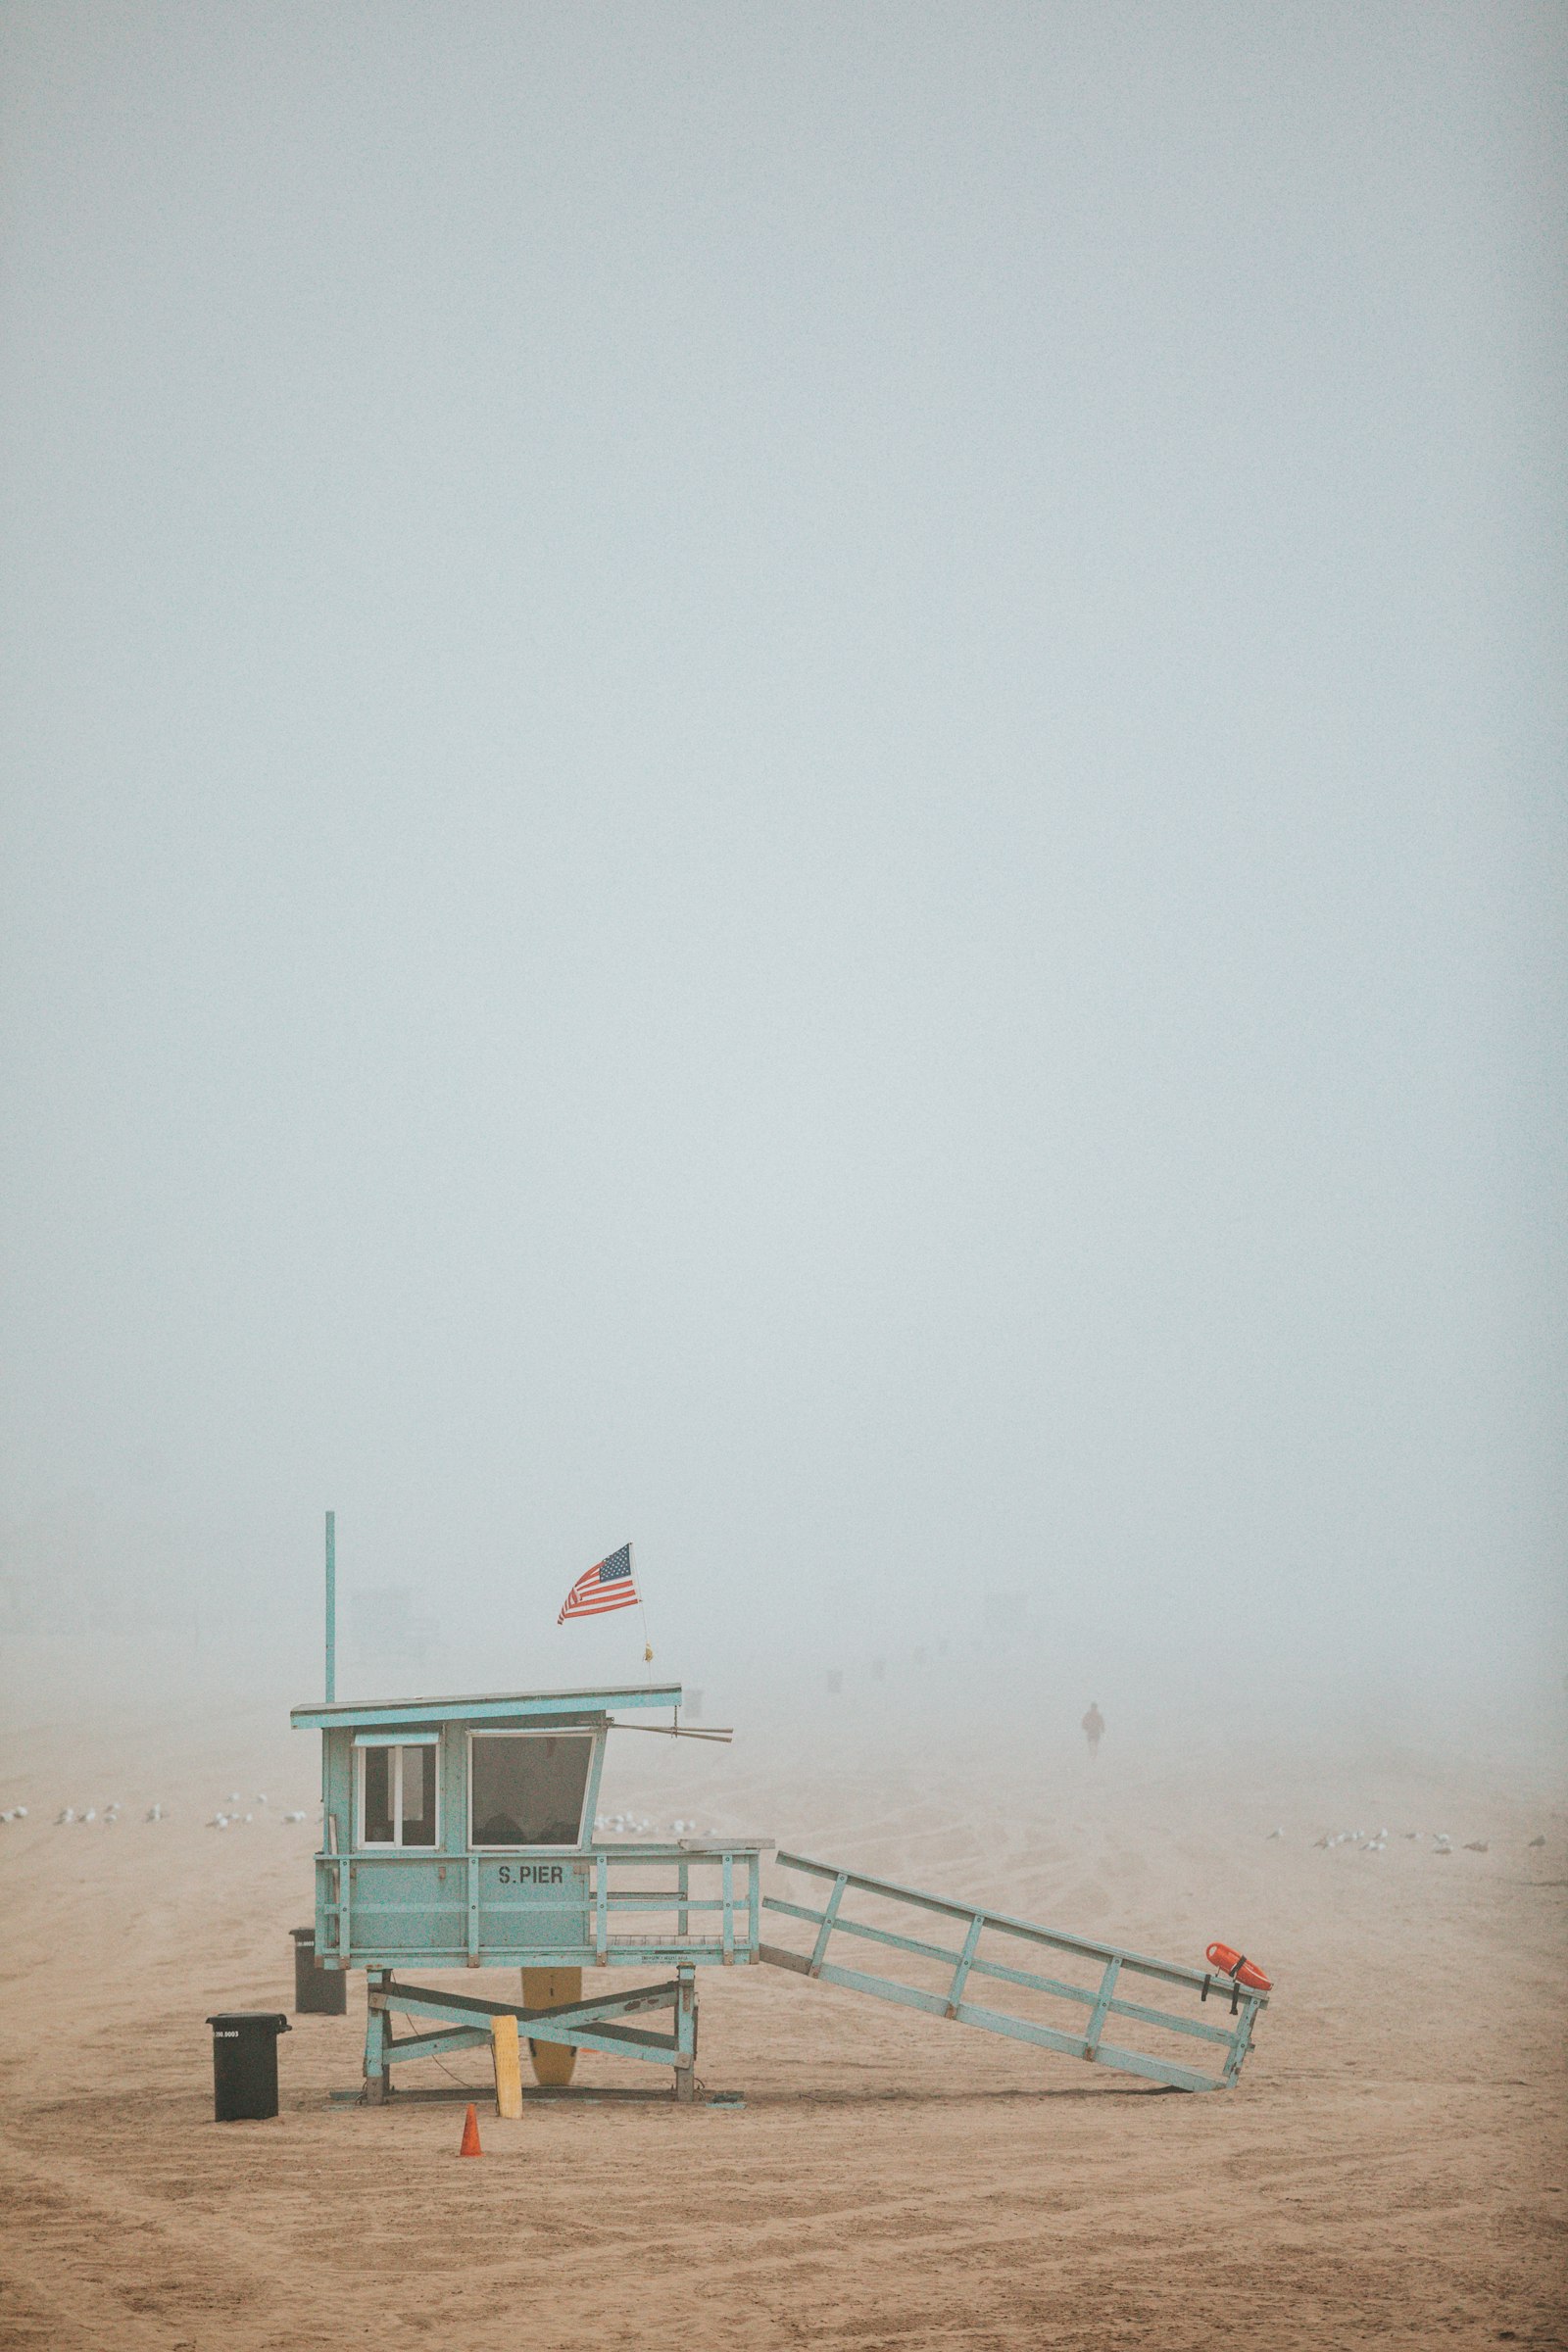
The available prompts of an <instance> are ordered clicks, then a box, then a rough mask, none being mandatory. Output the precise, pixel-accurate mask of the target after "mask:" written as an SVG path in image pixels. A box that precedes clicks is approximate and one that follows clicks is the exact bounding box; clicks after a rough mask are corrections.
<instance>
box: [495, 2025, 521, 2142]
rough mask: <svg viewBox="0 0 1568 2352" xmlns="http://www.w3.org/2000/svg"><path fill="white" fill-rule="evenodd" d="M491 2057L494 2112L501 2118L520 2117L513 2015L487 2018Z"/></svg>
mask: <svg viewBox="0 0 1568 2352" xmlns="http://www.w3.org/2000/svg"><path fill="white" fill-rule="evenodd" d="M490 2057H491V2062H492V2064H493V2065H494V2067H495V2070H496V2113H497V2115H499V2116H500V2117H501V2118H502V2120H503V2122H505V2123H509V2124H516V2123H520V2122H521V2121H522V2051H521V2046H520V2044H519V2043H518V2040H517V2021H516V2019H515V2017H493V2018H492V2019H491V2020H490Z"/></svg>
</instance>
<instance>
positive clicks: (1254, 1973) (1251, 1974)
mask: <svg viewBox="0 0 1568 2352" xmlns="http://www.w3.org/2000/svg"><path fill="white" fill-rule="evenodd" d="M1203 1957H1204V1959H1205V1960H1206V1961H1207V1962H1208V1964H1209V1966H1210V1968H1219V1969H1223V1970H1224V1972H1225V1974H1226V1976H1228V1977H1234V1978H1235V1979H1236V1982H1237V1984H1238V1985H1246V1986H1247V1989H1248V1991H1249V1992H1272V1991H1273V1989H1274V1985H1273V1980H1272V1979H1271V1978H1269V1977H1265V1976H1264V1974H1263V1971H1262V1970H1261V1969H1260V1968H1259V1967H1258V1966H1257V1964H1256V1962H1255V1961H1252V1960H1249V1959H1248V1958H1247V1957H1246V1955H1245V1953H1242V1952H1233V1951H1232V1950H1231V1947H1230V1945H1229V1944H1228V1943H1211V1944H1210V1945H1209V1947H1208V1950H1207V1951H1206V1952H1205V1953H1204V1954H1203Z"/></svg>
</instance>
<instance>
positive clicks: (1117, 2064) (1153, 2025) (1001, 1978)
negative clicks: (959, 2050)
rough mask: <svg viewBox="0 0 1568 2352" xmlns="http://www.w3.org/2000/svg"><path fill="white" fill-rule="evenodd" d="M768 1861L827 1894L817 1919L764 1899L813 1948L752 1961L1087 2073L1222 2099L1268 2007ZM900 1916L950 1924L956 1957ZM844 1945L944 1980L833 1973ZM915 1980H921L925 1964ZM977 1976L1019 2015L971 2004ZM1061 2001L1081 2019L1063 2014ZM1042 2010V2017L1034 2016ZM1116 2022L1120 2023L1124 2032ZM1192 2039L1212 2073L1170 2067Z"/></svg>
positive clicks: (1217, 1987) (1084, 1946)
mask: <svg viewBox="0 0 1568 2352" xmlns="http://www.w3.org/2000/svg"><path fill="white" fill-rule="evenodd" d="M778 1862H779V1866H780V1868H782V1869H784V1870H789V1871H796V1872H799V1873H800V1874H801V1875H803V1876H804V1877H806V1878H812V1879H820V1880H824V1881H826V1882H827V1884H828V1886H829V1887H831V1892H830V1893H829V1894H828V1895H827V1898H826V1900H825V1901H824V1903H823V1904H822V1906H821V1908H820V1909H817V1910H813V1909H812V1908H811V1907H810V1906H809V1904H805V1903H792V1902H786V1901H785V1900H784V1899H783V1898H782V1897H781V1896H779V1895H766V1896H764V1897H763V1901H762V1908H763V1910H764V1911H772V1912H776V1913H779V1914H781V1915H782V1916H783V1917H785V1918H789V1919H796V1920H804V1921H806V1922H807V1923H808V1925H809V1926H810V1927H812V1928H814V1930H815V1939H814V1941H813V1943H812V1946H811V1949H810V1950H809V1952H807V1951H795V1950H791V1949H789V1948H787V1947H786V1946H784V1945H782V1944H773V1943H760V1944H759V1946H758V1957H759V1959H760V1960H765V1961H767V1962H769V1963H770V1965H771V1966H773V1967H774V1968H785V1969H790V1970H792V1971H793V1972H794V1973H795V1974H796V1975H799V1976H803V1977H815V1978H818V1979H819V1980H820V1981H821V1982H822V1983H823V1984H824V1985H843V1986H844V1988H845V1990H846V1991H849V1992H863V1993H867V1994H869V1995H870V1997H871V1998H872V1999H873V2000H879V2001H894V2002H896V2003H898V2004H899V2006H901V2007H902V2008H906V2009H919V2010H923V2011H924V2012H925V2014H926V2015H927V2016H928V2017H940V2018H946V2019H951V2020H952V2021H954V2022H955V2023H956V2024H957V2025H960V2026H978V2027H979V2028H980V2030H981V2031H982V2032H983V2033H987V2034H1005V2035H1007V2036H1008V2037H1009V2038H1010V2039H1012V2040H1015V2041H1029V2042H1033V2043H1035V2044H1036V2045H1037V2046H1038V2047H1039V2048H1041V2049H1044V2050H1054V2051H1056V2052H1058V2053H1059V2054H1060V2055H1061V2056H1062V2057H1064V2058H1083V2059H1087V2060H1089V2061H1090V2063H1091V2064H1093V2065H1096V2066H1108V2067H1111V2068H1113V2069H1114V2070H1115V2071H1116V2072H1117V2073H1118V2074H1124V2075H1141V2076H1143V2077H1145V2078H1146V2079H1147V2080H1148V2081H1149V2082H1162V2083H1164V2084H1166V2085H1167V2086H1168V2087H1170V2088H1172V2089H1175V2090H1227V2089H1229V2087H1230V2085H1231V2084H1232V2083H1233V2082H1235V2081H1236V2078H1237V2076H1238V2075H1239V2074H1240V2073H1241V2070H1242V2062H1243V2060H1244V2059H1245V2058H1246V2056H1247V2053H1248V2049H1249V2047H1250V2043H1251V2038H1252V2022H1253V2020H1254V2018H1255V2017H1256V2015H1257V2012H1258V2011H1259V2010H1260V2009H1264V2008H1266V2007H1267V2006H1268V1998H1267V1995H1266V1994H1264V1993H1259V1992H1250V1991H1248V1990H1247V1989H1246V1988H1245V1987H1242V1986H1239V1985H1233V1984H1232V1983H1231V1981H1230V1979H1229V1978H1228V1977H1219V1976H1215V1975H1213V1974H1212V1973H1207V1974H1205V1972H1204V1971H1203V1970H1202V1969H1198V1968H1183V1967H1182V1966H1180V1964H1179V1963H1177V1962H1175V1961H1168V1960H1150V1959H1146V1958H1145V1957H1144V1956H1143V1954H1142V1953H1139V1952H1129V1951H1123V1950H1121V1949H1119V1948H1118V1947H1117V1946H1116V1945H1114V1944H1109V1943H1098V1942H1096V1941H1095V1940H1094V1939H1093V1938H1092V1937H1090V1936H1067V1935H1062V1934H1060V1933H1058V1931H1057V1930H1055V1929H1054V1928H1042V1927H1037V1926H1036V1925H1035V1924H1034V1923H1033V1921H1031V1920H1026V1919H1014V1918H1013V1917H1011V1916H1010V1915H1009V1914H1008V1913H1006V1912H1002V1911H989V1910H984V1909H978V1908H976V1907H975V1906H973V1905H971V1904H968V1903H956V1902H951V1901H950V1900H949V1899H948V1898H947V1897H946V1896H944V1895H936V1894H922V1893H920V1892H919V1891H918V1890H917V1889H916V1888H914V1887H898V1886H895V1885H893V1884H892V1882H891V1881H889V1880H887V1879H873V1878H868V1877H866V1876H865V1875H864V1874H863V1873H862V1872H859V1871H853V1870H837V1869H835V1868H834V1867H833V1865H832V1864H831V1863H829V1862H813V1861H811V1860H810V1859H809V1857H808V1856H807V1855H805V1854H784V1853H781V1854H780V1855H779V1856H778ZM852 1895H853V1896H855V1897H858V1898H859V1900H858V1902H857V1905H856V1908H857V1910H862V1909H866V1908H869V1909H871V1910H873V1911H875V1912H876V1913H878V1914H879V1915H880V1916H879V1918H878V1919H876V1920H871V1919H866V1918H863V1917H852V1916H850V1914H849V1912H848V1911H847V1910H846V1908H845V1906H846V1902H847V1900H848V1898H850V1897H851V1896H852ZM910 1911H913V1912H916V1913H925V1914H927V1915H928V1916H931V1917H934V1918H936V1919H938V1920H942V1921H945V1922H947V1921H951V1922H952V1923H954V1931H955V1933H956V1936H957V1937H959V1938H961V1940H959V1942H958V1946H957V1948H956V1949H954V1948H953V1946H952V1945H951V1944H949V1943H932V1942H928V1941H925V1940H924V1939H922V1938H920V1937H918V1936H910V1935H906V1934H900V1933H899V1932H898V1931H897V1929H896V1928H894V1927H893V1926H891V1925H889V1924H888V1919H889V1916H890V1915H891V1917H892V1918H895V1919H899V1920H901V1922H903V1923H904V1924H918V1922H908V1921H907V1919H906V1917H905V1915H906V1914H907V1912H910ZM835 1936H857V1937H858V1938H860V1939H861V1940H862V1941H864V1942H866V1943H871V1944H875V1945H877V1946H879V1947H881V1948H882V1949H886V1950H892V1951H895V1952H899V1953H902V1954H903V1955H905V1957H906V1959H907V1960H908V1959H914V1960H918V1961H920V1962H922V1963H927V1964H929V1963H930V1962H933V1961H935V1962H937V1963H939V1964H940V1966H941V1968H942V1970H943V1971H944V1972H946V1973H947V1981H946V1983H945V1985H942V1986H941V1988H940V1989H928V1988H927V1987H926V1986H924V1985H920V1984H917V1983H915V1982H912V1981H911V1980H910V1979H909V1978H908V1977H903V1978H893V1977H883V1976H873V1975H871V1974H870V1973H869V1972H867V1971H866V1970H863V1969H858V1968H846V1967H843V1966H841V1965H839V1964H838V1963H837V1962H835V1961H833V1960H830V1959H829V1957H828V1953H829V1949H830V1946H831V1945H832V1942H833V1938H834V1937H835ZM982 1938H984V1940H985V1949H984V1951H982V1949H981V1942H982ZM999 1944H1001V1945H1002V1946H1003V1948H1004V1949H1005V1950H1006V1951H1008V1953H1009V1954H1012V1955H1014V1956H1016V1957H1018V1958H1021V1957H1022V1956H1023V1954H1022V1953H1021V1952H1020V1951H1019V1949H1018V1947H1019V1946H1020V1945H1023V1946H1032V1947H1034V1948H1035V1949H1036V1950H1040V1949H1044V1950H1046V1951H1049V1952H1052V1953H1059V1954H1062V1955H1063V1956H1064V1959H1065V1962H1066V1964H1067V1965H1069V1966H1071V1967H1072V1968H1073V1969H1075V1970H1076V1971H1078V1972H1079V1973H1080V1974H1082V1975H1084V1976H1085V1977H1086V1979H1087V1981H1086V1982H1084V1983H1081V1984H1074V1983H1072V1982H1071V1981H1070V1980H1068V1979H1066V1978H1060V1977H1047V1976H1042V1975H1040V1974H1039V1973H1038V1972H1037V1971H1035V1970H1032V1969H1026V1968H1020V1967H1017V1966H1015V1965H1011V1964H1010V1961H1007V1960H1003V1959H1002V1958H1000V1957H999V1956H998V1946H999ZM925 1973H926V1974H927V1975H928V1976H929V1974H930V1970H929V1966H927V1968H926V1970H925ZM977 1978H979V1979H984V1980H986V1981H988V1982H992V1983H997V1984H1000V1985H1010V1986H1012V1987H1014V1988H1016V1990H1017V1991H1019V1992H1021V1993H1023V1994H1024V1995H1025V1996H1027V2013H1026V2012H1025V2011H1023V2010H1020V2009H1018V2008H1010V2009H996V2008H991V2007H987V2006H984V2005H982V2004H981V2003H980V2002H978V2001H975V2000H972V1999H970V1998H969V1997H968V1989H969V1986H970V1985H971V1983H972V1982H973V1981H974V1980H975V1979H977ZM1129 1979H1141V1980H1145V1981H1149V1982H1152V1984H1153V1985H1156V1986H1157V1987H1158V1988H1159V1990H1160V1992H1161V1993H1162V1994H1163V1995H1165V1996H1166V1997H1167V1998H1171V1997H1173V1996H1174V1997H1175V1998H1176V1999H1177V2001H1178V2002H1179V2004H1180V2005H1179V2006H1178V2007H1176V2008H1155V2007H1152V2006H1151V2005H1149V2004H1147V2003H1145V2002H1142V2001H1134V2000H1129V1999H1127V1998H1126V1997H1125V1991H1124V1987H1125V1985H1126V1984H1127V1981H1128V1980H1129ZM1063 2003H1066V2004H1068V2005H1069V2006H1070V2008H1071V2009H1072V2010H1073V2011H1075V2012H1077V2013H1079V2014H1075V2015H1071V2016H1069V2015H1067V2014H1065V2013H1064V2012H1063V2009H1062V2006H1061V2005H1062V2004H1063ZM1042 2009H1043V2010H1044V2011H1045V2012H1046V2015H1045V2017H1042V2016H1040V2015H1039V2014H1036V2013H1037V2012H1039V2011H1041V2010H1042ZM1084 2013H1087V2014H1084ZM1048 2019H1049V2020H1050V2022H1047V2020H1048ZM1113 2020H1114V2021H1116V2022H1115V2023H1114V2025H1113V2024H1112V2021H1113ZM1122 2021H1126V2026H1125V2027H1124V2026H1123V2023H1122ZM1107 2028H1108V2029H1109V2030H1110V2031H1111V2032H1112V2033H1113V2034H1115V2035H1116V2038H1115V2039H1114V2040H1107V2039H1106V2031H1107ZM1126 2028H1131V2032H1130V2033H1128V2032H1127V2030H1126ZM1171 2037H1180V2038H1179V2039H1172V2038H1171ZM1194 2042H1201V2043H1206V2044H1207V2045H1209V2046H1208V2049H1207V2051H1206V2052H1205V2053H1204V2054H1205V2055H1206V2056H1208V2057H1209V2058H1210V2059H1211V2061H1212V2063H1213V2064H1214V2066H1215V2067H1216V2068H1217V2070H1218V2071H1217V2072H1212V2073H1205V2072H1203V2071H1202V2070H1201V2068H1200V2067H1198V2066H1197V2065H1194V2064H1188V2065H1180V2064H1178V2063H1176V2056H1175V2053H1176V2050H1177V2049H1178V2048H1180V2049H1181V2051H1182V2055H1183V2056H1184V2057H1186V2056H1190V2057H1191V2058H1193V2059H1196V2058H1197V2057H1198V2056H1199V2055H1200V2053H1199V2051H1197V2050H1196V2049H1192V2048H1191V2046H1190V2045H1191V2044H1192V2043H1194Z"/></svg>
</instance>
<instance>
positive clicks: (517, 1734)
mask: <svg viewBox="0 0 1568 2352" xmlns="http://www.w3.org/2000/svg"><path fill="white" fill-rule="evenodd" d="M598 1737H599V1735H598V1733H597V1732H594V1731H589V1730H586V1729H584V1727H583V1726H582V1725H581V1724H576V1723H572V1724H567V1725H565V1726H564V1727H563V1728H562V1729H561V1730H559V1731H558V1730H556V1729H555V1728H554V1727H553V1726H550V1727H546V1726H539V1727H537V1728H530V1729H529V1730H527V1731H502V1730H500V1729H499V1728H498V1729H497V1730H495V1731H490V1730H485V1731H474V1732H470V1733H469V1734H468V1823H467V1828H468V1851H469V1852H470V1853H474V1854H569V1853H571V1852H572V1851H573V1849H574V1848H575V1847H577V1846H580V1845H581V1843H582V1831H583V1823H584V1821H585V1819H586V1818H587V1813H588V1800H589V1798H590V1797H591V1796H592V1795H593V1792H594V1741H595V1740H597V1738H598ZM480 1740H586V1741H587V1744H588V1770H587V1771H586V1773H585V1774H584V1775H583V1784H582V1804H581V1806H580V1807H579V1809H578V1813H577V1835H576V1837H575V1838H572V1839H571V1841H570V1843H569V1844H567V1845H481V1844H480V1843H479V1841H478V1840H477V1838H475V1837H474V1834H473V1751H474V1748H475V1746H476V1745H477V1743H478V1742H479V1741H480Z"/></svg>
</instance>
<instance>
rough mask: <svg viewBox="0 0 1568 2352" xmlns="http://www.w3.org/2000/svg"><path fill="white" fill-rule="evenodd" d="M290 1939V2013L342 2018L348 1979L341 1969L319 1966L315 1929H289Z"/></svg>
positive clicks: (344, 2013) (345, 2011)
mask: <svg viewBox="0 0 1568 2352" xmlns="http://www.w3.org/2000/svg"><path fill="white" fill-rule="evenodd" d="M289 1933H290V1935H291V1936H293V1938H294V2014H295V2016H296V2017H346V2016H347V2015H348V2006H349V1978H348V1971H347V1969H344V1968H321V1967H319V1966H318V1964H317V1958H316V1930H315V1929H314V1928H291V1929H290V1930H289Z"/></svg>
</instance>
